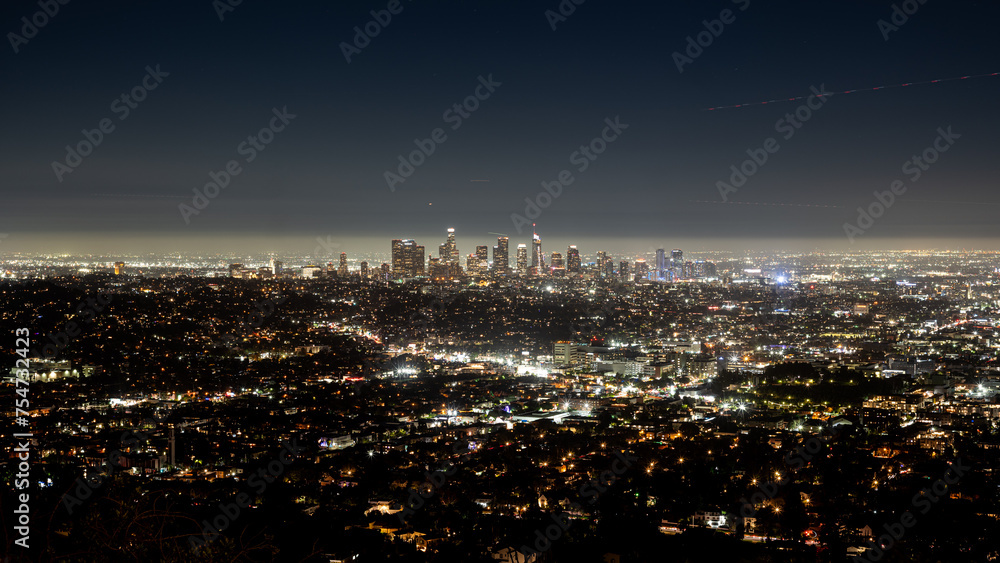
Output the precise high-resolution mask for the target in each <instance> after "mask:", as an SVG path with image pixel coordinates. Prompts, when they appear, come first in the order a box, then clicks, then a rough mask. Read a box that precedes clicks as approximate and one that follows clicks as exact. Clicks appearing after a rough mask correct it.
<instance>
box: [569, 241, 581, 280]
mask: <svg viewBox="0 0 1000 563" xmlns="http://www.w3.org/2000/svg"><path fill="white" fill-rule="evenodd" d="M580 268H581V263H580V250H579V249H577V247H576V245H571V246H570V247H569V248H568V249H566V273H568V274H579V273H580Z"/></svg>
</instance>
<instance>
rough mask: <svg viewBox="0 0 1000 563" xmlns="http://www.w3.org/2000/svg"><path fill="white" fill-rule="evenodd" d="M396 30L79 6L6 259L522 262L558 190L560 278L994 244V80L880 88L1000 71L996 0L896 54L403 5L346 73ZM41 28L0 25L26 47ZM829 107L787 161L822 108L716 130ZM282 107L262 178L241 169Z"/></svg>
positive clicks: (590, 8)
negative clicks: (702, 42) (608, 262)
mask: <svg viewBox="0 0 1000 563" xmlns="http://www.w3.org/2000/svg"><path fill="white" fill-rule="evenodd" d="M140 4H141V5H140ZM216 4H225V0H222V2H217V3H216ZM388 4H389V2H381V1H374V2H318V1H316V2H309V1H306V2H294V3H293V2H259V1H253V0H244V1H243V2H242V4H240V5H238V6H236V7H235V8H233V9H232V10H230V11H226V12H225V13H224V20H223V21H220V17H219V15H218V14H217V8H216V7H214V6H213V2H212V1H210V0H197V1H184V2H164V1H160V2H143V3H131V2H112V1H107V2H84V1H82V0H75V1H70V2H69V3H68V4H66V5H63V6H60V7H59V12H58V14H56V15H55V16H53V17H51V18H49V19H50V21H48V22H47V23H46V24H45V25H44V26H42V27H41V28H39V29H38V30H37V33H36V34H35V35H34V37H33V38H31V39H28V40H27V42H26V43H19V44H18V46H17V49H18V52H17V53H15V52H14V48H13V47H12V46H11V36H10V35H8V36H7V41H6V44H5V45H4V47H3V49H2V51H3V54H2V55H0V57H2V64H3V77H4V80H3V84H2V86H0V88H2V89H3V102H4V103H3V110H2V111H3V116H2V117H3V123H4V129H3V136H2V145H0V155H2V156H0V158H2V159H3V160H2V170H3V174H2V195H3V202H4V203H3V205H2V206H0V225H2V227H0V231H2V232H4V233H7V234H8V236H7V238H5V239H3V240H2V242H0V252H5V251H17V250H31V251H52V252H60V251H93V252H102V251H122V252H123V251H126V250H130V251H139V250H145V249H160V250H184V251H194V250H205V251H208V250H219V251H225V250H234V251H244V250H282V251H294V249H296V248H299V249H301V250H302V252H301V253H302V254H305V253H308V252H309V251H310V250H311V249H312V247H313V246H314V245H315V243H314V239H315V238H316V237H317V236H320V237H328V238H329V239H331V240H336V241H338V244H341V245H342V248H344V249H345V250H347V251H349V252H354V251H368V250H379V251H387V250H388V246H389V239H392V238H416V239H417V240H418V242H419V243H421V244H425V245H427V247H428V248H433V247H436V246H437V244H439V243H440V242H442V241H443V239H444V231H445V228H447V227H455V228H456V230H457V233H458V236H459V239H458V240H459V248H460V250H461V251H462V253H463V254H466V253H468V252H472V251H473V250H474V249H473V245H476V244H493V242H494V241H495V238H496V237H495V235H490V234H488V233H489V232H491V231H492V232H501V233H506V234H509V235H511V237H512V240H511V246H512V248H513V247H514V246H515V245H516V243H518V242H528V240H529V239H530V236H531V233H530V227H529V228H528V229H526V230H522V232H521V234H518V232H517V227H516V226H515V224H514V223H513V222H512V219H511V214H512V213H517V214H520V215H525V201H524V200H525V198H526V197H528V198H532V199H535V198H536V196H538V194H539V193H540V192H541V190H542V187H541V183H542V182H543V181H545V182H551V181H553V180H556V178H557V177H558V175H559V173H560V171H562V170H569V171H570V172H571V173H572V176H573V178H574V181H573V183H572V184H570V185H568V186H566V187H565V188H564V189H563V191H562V193H561V194H560V195H559V197H557V198H555V199H554V200H552V202H551V204H550V205H549V206H548V207H547V208H545V209H543V210H541V214H540V215H539V216H538V217H537V219H535V222H537V223H538V231H539V233H540V234H541V236H542V237H543V240H544V241H546V251H547V252H548V251H552V250H564V249H565V244H567V243H577V244H580V245H581V249H582V250H583V251H585V252H588V253H589V252H593V251H595V250H597V249H598V248H597V247H598V246H601V247H603V248H607V249H619V248H626V247H628V248H632V249H634V251H635V252H641V251H646V250H648V249H650V248H655V247H658V246H666V247H667V248H671V247H682V248H685V249H687V248H691V249H693V250H694V249H713V248H717V249H727V248H742V247H747V246H755V245H756V246H760V247H764V246H770V247H774V248H792V247H799V246H802V247H809V248H828V249H837V248H854V249H860V248H873V247H879V246H887V247H888V246H891V247H895V248H915V247H918V246H923V247H938V248H945V247H952V248H955V247H961V246H977V247H980V248H985V247H989V248H996V247H997V246H998V245H997V244H996V241H997V238H996V235H997V221H996V217H997V213H998V211H1000V193H998V192H997V189H996V188H997V178H998V173H1000V159H998V158H997V156H996V155H997V148H998V135H997V131H998V130H1000V127H998V126H1000V111H998V109H997V99H998V98H1000V76H983V77H975V78H969V79H966V80H951V81H944V82H939V83H935V84H916V85H912V86H905V87H895V88H885V89H881V90H876V91H871V90H870V89H871V88H872V87H876V86H891V85H898V84H904V83H920V82H926V81H931V80H936V79H950V78H956V77H962V76H977V75H984V74H991V73H994V72H998V71H1000V60H998V57H997V55H998V53H1000V34H998V33H997V32H996V22H997V21H1000V4H998V3H997V2H995V1H992V0H991V1H986V0H983V1H956V0H948V1H945V0H926V3H924V4H922V5H920V4H919V3H917V2H916V1H913V2H907V3H905V4H907V7H909V6H910V5H911V4H912V5H915V6H919V8H918V9H917V10H916V12H915V13H913V14H912V15H909V16H908V21H906V22H905V23H903V24H902V25H900V26H898V29H897V30H894V31H889V32H888V38H889V39H888V41H887V40H886V39H885V37H884V35H883V31H882V30H880V28H879V25H878V23H877V22H878V20H880V19H881V20H886V21H888V22H890V23H891V17H892V13H893V2H889V1H872V0H866V1H849V2H801V1H796V2H764V1H763V0H739V1H737V2H732V1H730V0H719V1H708V2H706V1H699V2H685V3H683V4H684V5H683V6H678V5H676V4H678V3H673V2H664V3H659V2H657V3H651V2H609V1H604V2H602V1H598V0H587V1H586V2H583V3H582V4H580V5H575V4H572V3H571V2H570V1H569V0H566V1H564V2H563V6H564V8H563V9H564V10H566V11H567V12H568V9H567V8H566V7H567V6H573V8H575V10H574V12H573V13H572V14H569V15H568V16H566V17H565V20H564V21H556V23H555V25H556V29H555V30H553V29H552V26H551V25H550V21H549V19H548V18H547V17H546V13H545V12H546V10H552V11H553V12H555V13H558V10H559V6H560V3H559V2H558V1H557V0H547V1H532V2H528V1H525V2H520V1H508V0H505V1H503V2H475V1H464V2H458V1H455V2H441V1H434V2H431V1H427V2H421V1H413V2H411V1H408V0H402V2H401V3H400V6H401V8H402V11H400V12H399V13H397V14H394V15H391V21H390V22H389V23H388V25H386V26H384V27H381V26H379V27H380V29H379V33H378V35H377V36H376V37H374V38H371V39H370V43H369V44H368V45H367V46H365V47H363V48H362V49H360V53H357V52H355V53H353V54H352V55H351V62H350V63H348V62H347V60H345V56H344V54H343V52H342V46H341V44H342V43H352V42H353V41H354V37H355V31H354V27H355V26H357V27H364V26H365V25H366V24H368V23H369V22H370V21H372V19H373V18H372V16H371V14H370V13H369V12H370V11H371V10H385V9H386V7H387V5H388ZM902 4H904V3H901V2H896V5H902ZM742 8H745V9H742ZM723 10H730V11H731V13H732V17H731V18H730V20H732V23H724V24H722V31H721V34H719V35H718V37H713V38H712V42H711V44H710V45H708V46H707V47H703V48H702V52H701V54H699V55H698V56H697V57H696V58H692V60H691V61H690V62H689V63H686V64H685V65H684V69H683V72H678V68H677V64H676V63H675V60H674V57H673V53H674V52H681V53H683V52H684V51H685V49H686V48H687V47H688V41H687V40H688V37H692V38H694V37H696V36H697V35H698V34H699V32H702V31H705V26H704V24H703V23H702V21H703V20H715V19H719V18H720V14H721V13H722V12H723ZM39 11H40V8H39V6H38V4H37V2H27V1H14V0H8V1H6V2H3V6H2V7H0V22H2V24H3V31H4V33H5V34H7V33H10V32H13V33H17V34H21V32H22V26H23V22H22V20H21V18H22V17H27V18H29V19H30V18H31V17H32V15H33V14H35V13H36V12H39ZM897 21H899V19H898V17H897ZM374 27H375V26H374V24H373V26H372V28H374ZM703 37H704V36H703ZM157 65H159V68H160V69H161V71H162V72H164V73H169V76H166V77H161V79H160V80H161V82H160V83H158V84H157V85H156V88H155V89H152V90H150V91H148V92H147V93H146V94H147V95H146V98H145V99H144V100H143V101H141V102H139V103H138V104H136V107H135V108H132V109H129V114H128V115H127V117H125V119H122V117H123V114H124V111H122V110H121V108H122V107H123V106H122V104H121V103H119V105H118V111H116V110H115V109H113V108H114V106H113V105H112V102H113V101H114V100H115V99H116V98H120V96H121V95H122V94H123V93H127V92H129V91H131V90H132V89H133V88H135V87H137V86H140V85H141V84H142V81H143V79H144V76H145V75H146V74H147V70H146V68H147V66H149V67H152V68H154V69H155V68H156V66H157ZM490 75H492V79H493V80H494V81H495V82H498V83H500V85H499V86H496V87H494V91H493V92H492V93H490V94H489V97H488V98H487V99H485V100H482V101H478V105H479V107H478V109H476V110H475V111H473V112H471V113H469V114H468V117H467V118H464V119H462V121H461V125H460V126H459V127H458V128H457V129H453V128H452V127H453V125H455V123H456V122H457V120H452V121H448V120H447V118H446V116H445V111H446V110H448V109H449V108H451V107H452V106H453V104H455V103H456V102H461V101H462V100H463V99H465V98H467V97H468V96H470V95H474V93H475V92H476V88H477V86H479V77H480V76H482V77H484V78H486V77H489V76H490ZM147 83H149V81H148V80H147ZM821 85H824V86H825V88H826V89H827V90H829V91H832V92H835V94H834V95H833V96H832V97H830V98H828V99H827V100H826V103H825V104H823V105H822V107H821V108H820V109H817V110H815V111H814V112H813V113H812V115H811V117H810V118H809V120H808V121H806V122H804V123H802V124H801V125H802V126H801V128H800V129H797V130H795V132H794V135H793V136H792V137H791V138H789V139H787V140H786V139H784V138H783V135H782V133H778V132H776V122H778V120H779V119H782V118H783V117H784V116H785V114H786V113H790V112H792V113H793V112H795V111H796V109H797V108H798V107H799V106H801V105H802V104H804V103H806V100H805V99H802V100H797V101H785V102H780V103H777V102H776V103H768V104H755V105H749V106H746V107H740V108H729V109H718V110H712V111H709V110H707V108H710V107H716V106H730V105H735V104H741V103H747V102H760V101H765V100H775V99H787V98H792V97H799V96H808V95H809V94H810V87H813V86H815V87H817V88H819V87H820V86H821ZM853 89H859V90H862V89H867V90H868V91H859V92H856V93H852V94H843V93H842V92H844V91H845V90H853ZM479 91H480V92H484V90H483V89H482V88H481V89H480V90H479ZM838 92H841V94H836V93H838ZM286 107H287V111H288V112H289V113H291V114H294V115H295V117H294V119H292V120H291V121H290V122H289V123H288V124H287V125H286V126H285V128H284V129H283V130H282V131H280V132H277V133H275V134H274V138H273V141H272V142H271V143H270V144H268V145H266V147H265V148H264V150H261V151H257V152H258V154H257V155H256V157H255V158H254V159H253V161H251V162H247V161H246V154H245V153H244V154H241V153H240V152H239V150H238V147H239V146H240V145H241V143H243V142H244V141H245V140H246V138H247V137H248V136H249V135H255V134H257V132H258V131H259V130H260V129H261V128H264V127H267V126H268V125H269V123H272V117H273V116H274V114H273V113H272V109H273V108H278V109H279V110H280V109H281V108H286ZM452 115H454V114H452ZM616 116H617V117H619V119H620V122H621V123H624V124H627V125H628V129H627V130H624V131H622V132H621V134H620V136H619V137H618V138H617V139H616V140H614V141H613V142H610V143H608V144H607V147H606V150H605V151H604V152H603V153H602V154H600V155H599V156H597V158H596V160H593V161H592V162H589V165H588V167H587V169H586V170H584V171H582V172H580V171H578V170H579V168H580V165H579V164H573V163H571V155H572V154H573V153H574V152H575V151H577V150H578V149H579V148H580V146H581V145H584V144H590V142H591V140H592V139H594V138H595V137H599V136H600V135H601V133H602V131H603V130H604V128H605V127H606V125H605V119H606V118H607V119H612V120H613V119H614V118H615V117H616ZM105 118H107V119H109V120H110V123H111V124H113V125H114V130H113V131H111V132H110V133H107V134H105V135H104V138H103V140H102V141H101V143H100V144H99V145H98V146H97V147H96V148H94V150H93V153H92V154H90V155H89V156H86V157H84V158H82V162H80V163H79V165H78V166H76V167H75V168H73V169H72V172H64V173H63V174H62V175H61V181H60V179H59V178H57V174H56V172H55V171H54V170H53V162H54V161H59V162H63V163H65V162H66V158H67V154H66V145H73V146H76V145H77V144H78V143H79V142H80V141H82V140H84V135H83V133H82V132H81V131H82V130H84V129H87V130H91V129H94V128H97V127H99V123H100V122H101V120H102V119H105ZM948 126H951V128H952V131H953V132H954V133H957V134H959V135H960V138H958V139H957V140H954V142H953V144H952V145H949V149H948V151H947V152H944V153H942V154H941V155H940V158H939V160H938V161H937V162H935V163H934V164H933V165H931V166H930V167H929V168H928V169H927V170H926V171H924V172H923V173H922V174H921V177H920V178H919V179H918V180H916V181H911V180H910V178H909V177H908V175H907V174H906V173H904V172H903V171H902V170H901V168H902V167H903V165H904V163H905V162H906V161H907V160H908V159H910V158H911V157H912V156H914V155H920V154H921V153H923V151H924V150H925V149H927V148H929V147H932V146H933V143H934V141H935V138H936V137H937V136H938V133H937V130H938V128H945V129H947V127H948ZM436 128H441V129H443V132H444V133H445V135H446V136H447V138H446V139H445V140H444V141H443V142H441V143H439V144H437V145H436V146H435V150H434V154H432V155H430V156H429V157H427V158H426V159H425V162H423V164H421V165H420V166H417V167H415V170H414V172H413V174H412V175H411V176H410V177H409V178H407V179H406V180H405V182H403V183H399V184H398V185H396V186H395V190H394V191H393V190H390V189H389V186H388V185H387V181H386V179H385V177H384V174H385V172H386V171H387V170H388V171H392V172H396V171H397V167H398V165H399V156H400V155H401V154H402V155H407V154H409V153H410V152H411V151H414V150H416V146H415V145H414V139H425V138H429V137H431V135H432V131H434V130H435V129H436ZM770 137H773V138H775V139H776V141H777V143H778V145H779V148H778V150H777V152H774V153H773V154H769V156H768V161H767V162H766V163H765V164H764V165H762V166H760V167H759V169H758V170H757V171H756V173H755V174H753V175H752V176H751V177H750V178H748V179H747V181H746V183H745V184H744V185H742V186H741V187H740V188H739V189H738V190H737V191H735V192H733V193H729V194H728V197H727V201H726V202H723V198H722V197H721V195H720V191H719V189H718V187H717V184H716V183H717V182H719V181H720V180H721V181H726V182H728V181H729V178H730V175H731V173H732V172H731V169H730V167H731V166H733V165H736V166H739V165H740V164H741V163H742V162H743V161H744V160H746V159H747V158H748V156H747V154H746V151H747V149H757V148H759V147H761V146H762V145H763V143H764V141H765V140H766V139H768V138H770ZM231 160H236V161H237V162H238V163H239V165H240V166H241V172H240V173H239V174H238V175H236V176H234V177H232V178H231V181H230V183H229V185H228V186H227V187H226V188H225V189H224V190H222V191H221V193H220V194H219V195H218V196H217V197H215V198H214V199H212V200H211V201H210V203H209V204H208V205H207V207H205V208H204V209H202V210H201V211H200V212H199V213H198V214H197V215H190V216H189V217H188V220H189V222H185V219H184V218H183V217H182V213H181V212H180V211H179V209H178V206H179V205H180V204H188V205H190V204H191V203H192V197H193V191H192V190H193V189H194V188H196V187H197V188H201V187H203V186H204V185H205V184H206V183H207V182H209V180H210V178H209V173H210V172H215V171H220V170H223V169H224V168H225V167H226V165H227V163H228V162H229V161H231ZM896 179H900V180H903V181H904V183H905V185H906V186H907V190H906V191H905V193H903V194H901V195H898V196H896V197H895V201H894V203H893V204H892V205H891V206H889V208H888V209H887V210H886V211H885V213H884V215H883V216H881V217H880V218H878V219H876V220H874V222H873V223H874V224H873V225H872V226H871V227H870V228H868V229H867V230H865V232H864V234H863V235H859V236H856V237H855V239H856V240H855V241H854V242H853V243H852V242H849V240H848V238H847V236H845V232H844V223H845V222H848V221H850V222H855V221H856V220H857V216H858V212H857V207H859V206H864V207H868V206H869V205H870V204H871V203H872V202H874V201H876V200H875V199H874V196H873V191H874V190H880V191H885V190H889V188H890V184H891V183H892V182H893V181H894V180H896ZM543 200H544V198H543ZM761 204H781V205H761ZM512 253H513V251H512Z"/></svg>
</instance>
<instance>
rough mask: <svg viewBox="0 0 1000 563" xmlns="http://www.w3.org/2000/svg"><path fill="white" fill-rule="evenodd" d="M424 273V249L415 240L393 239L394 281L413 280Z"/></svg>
mask: <svg viewBox="0 0 1000 563" xmlns="http://www.w3.org/2000/svg"><path fill="white" fill-rule="evenodd" d="M423 273H424V247H423V246H421V245H418V244H417V243H416V241H414V240H413V239H405V240H404V239H398V238H397V239H392V277H393V279H397V280H398V279H402V278H412V277H416V276H420V275H423Z"/></svg>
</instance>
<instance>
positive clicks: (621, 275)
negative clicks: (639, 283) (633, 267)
mask: <svg viewBox="0 0 1000 563" xmlns="http://www.w3.org/2000/svg"><path fill="white" fill-rule="evenodd" d="M631 273H632V272H630V271H629V267H628V262H626V261H624V260H622V261H621V262H619V263H618V279H620V280H622V281H623V282H627V281H629V280H630V279H631V278H630V277H629V276H630V275H631Z"/></svg>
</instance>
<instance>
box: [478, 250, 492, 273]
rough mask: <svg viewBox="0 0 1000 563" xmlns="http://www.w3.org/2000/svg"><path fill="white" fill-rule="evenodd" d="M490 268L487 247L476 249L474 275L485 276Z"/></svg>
mask: <svg viewBox="0 0 1000 563" xmlns="http://www.w3.org/2000/svg"><path fill="white" fill-rule="evenodd" d="M489 267H490V248H489V247H488V246H482V245H480V246H477V247H476V273H477V274H479V275H485V274H486V272H487V271H488V270H489Z"/></svg>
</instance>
